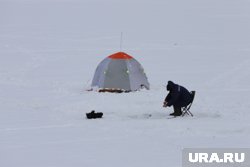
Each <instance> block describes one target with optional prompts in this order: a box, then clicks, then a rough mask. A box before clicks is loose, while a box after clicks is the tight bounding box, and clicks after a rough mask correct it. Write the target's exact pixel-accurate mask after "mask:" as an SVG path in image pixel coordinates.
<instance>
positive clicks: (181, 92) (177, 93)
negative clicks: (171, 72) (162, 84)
mask: <svg viewBox="0 0 250 167" xmlns="http://www.w3.org/2000/svg"><path fill="white" fill-rule="evenodd" d="M167 90H168V91H169V93H168V95H167V97H166V98H165V102H167V106H172V105H173V106H175V107H185V106H187V105H188V104H189V103H190V102H191V100H192V95H191V94H190V92H189V91H188V90H187V89H186V88H184V87H183V86H180V85H177V84H175V83H173V82H172V81H168V85H167Z"/></svg>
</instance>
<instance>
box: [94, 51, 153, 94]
mask: <svg viewBox="0 0 250 167" xmlns="http://www.w3.org/2000/svg"><path fill="white" fill-rule="evenodd" d="M91 87H92V88H97V89H98V90H103V89H105V90H109V89H110V90H123V91H137V90H140V89H141V88H146V89H149V88H150V86H149V82H148V79H147V76H146V74H145V72H144V69H143V67H142V66H141V64H140V63H139V62H138V61H137V60H135V59H134V58H133V57H131V56H129V55H128V54H126V53H124V52H118V53H116V54H113V55H111V56H109V57H107V58H105V59H104V60H103V61H101V63H100V64H99V65H98V66H97V68H96V71H95V74H94V78H93V80H92V84H91Z"/></svg>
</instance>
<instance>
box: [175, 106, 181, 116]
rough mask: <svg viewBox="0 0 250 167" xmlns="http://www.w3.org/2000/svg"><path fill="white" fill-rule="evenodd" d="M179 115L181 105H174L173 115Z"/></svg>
mask: <svg viewBox="0 0 250 167" xmlns="http://www.w3.org/2000/svg"><path fill="white" fill-rule="evenodd" d="M181 115H182V111H181V107H175V106H174V116H181Z"/></svg>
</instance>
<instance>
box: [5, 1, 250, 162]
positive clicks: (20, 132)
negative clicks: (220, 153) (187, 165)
mask: <svg viewBox="0 0 250 167" xmlns="http://www.w3.org/2000/svg"><path fill="white" fill-rule="evenodd" d="M249 30H250V1H248V0H237V1H235V0H220V1H218V0H203V1H200V0H189V1H185V0H177V1H176V0H165V1H163V0H154V1H153V0H152V1H150V0H144V1H142V0H120V1H118V0H116V1H115V0H106V1H102V0H91V1H90V0H0V166H1V167H17V166H18V167H82V166H84V167H88V166H92V167H103V166H107V167H108V166H119V167H139V166H140V167H152V166H157V167H166V166H171V167H180V166H181V151H182V149H183V148H190V147H202V148H203V147H206V148H207V147H219V148H220V147H242V148H249V147H250V143H249V140H250V121H249V116H250V113H249V108H250V102H249V101H250V97H249V93H250V84H249V82H250V32H249ZM120 32H123V34H124V39H123V51H124V52H126V53H128V54H130V55H132V56H133V57H134V58H136V59H137V60H138V61H139V62H140V63H141V64H142V65H143V67H144V69H145V71H146V73H147V76H148V78H149V82H150V83H151V90H150V91H141V92H137V93H129V94H108V93H105V94H99V93H96V92H86V91H85V89H87V88H89V85H90V83H91V80H92V77H93V74H94V71H95V68H96V66H97V65H98V63H99V62H100V61H101V60H102V59H104V58H105V57H106V56H108V55H110V54H113V53H115V52H117V51H119V49H120V48H119V45H120V44H119V41H120ZM168 80H173V81H175V82H177V83H179V84H181V85H184V86H186V87H187V88H188V89H189V90H196V91H197V96H196V99H195V101H194V104H193V107H192V112H193V114H194V115H195V117H193V118H191V117H185V118H178V119H166V117H167V115H168V114H169V113H170V112H172V108H167V109H165V108H162V107H161V106H162V102H163V99H164V98H165V95H166V91H165V85H166V83H167V81H168ZM92 109H95V110H96V111H99V112H103V113H104V118H103V119H100V120H86V119H85V113H86V112H89V111H90V110H92ZM145 114H152V118H150V119H147V118H146V117H145Z"/></svg>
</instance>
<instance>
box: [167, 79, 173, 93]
mask: <svg viewBox="0 0 250 167" xmlns="http://www.w3.org/2000/svg"><path fill="white" fill-rule="evenodd" d="M174 85H175V83H174V82H172V81H168V85H167V90H168V91H170V90H172V89H173V87H174Z"/></svg>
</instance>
